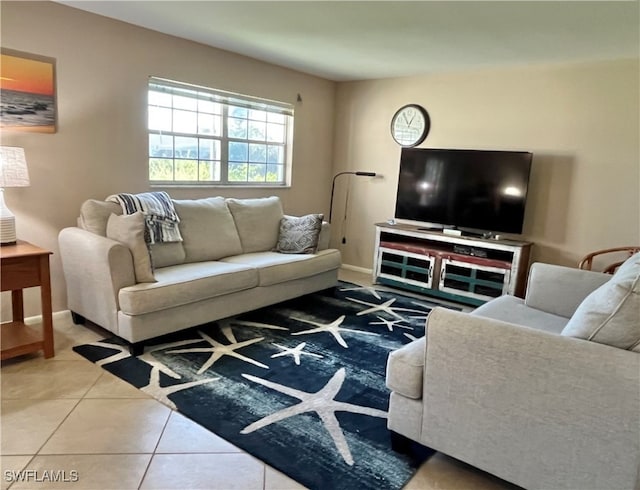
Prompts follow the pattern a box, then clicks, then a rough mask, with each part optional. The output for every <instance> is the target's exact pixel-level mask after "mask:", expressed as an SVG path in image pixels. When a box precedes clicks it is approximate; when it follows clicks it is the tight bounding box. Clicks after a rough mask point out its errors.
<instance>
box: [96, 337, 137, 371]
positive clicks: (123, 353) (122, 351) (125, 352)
mask: <svg viewBox="0 0 640 490" xmlns="http://www.w3.org/2000/svg"><path fill="white" fill-rule="evenodd" d="M87 345H93V346H95V347H105V348H107V349H113V350H117V351H118V352H117V353H116V354H112V355H110V356H107V357H104V358H102V359H100V360H99V361H96V366H104V365H105V364H111V363H112V362H116V361H119V360H120V359H126V358H127V357H130V356H131V353H130V352H129V348H128V347H125V346H124V345H118V344H111V343H109V342H104V341H102V340H100V341H98V342H91V343H89V344H87Z"/></svg>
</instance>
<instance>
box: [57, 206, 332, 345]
mask: <svg viewBox="0 0 640 490" xmlns="http://www.w3.org/2000/svg"><path fill="white" fill-rule="evenodd" d="M173 204H174V207H175V211H176V212H177V214H178V216H179V218H180V223H179V229H180V233H181V235H182V238H183V241H182V242H174V243H156V244H153V245H151V246H150V255H151V259H152V263H153V265H154V269H153V277H154V278H155V281H156V282H144V283H142V282H136V272H137V271H136V269H135V266H136V265H137V264H134V258H133V255H132V249H131V248H130V247H128V246H127V245H126V244H123V243H121V242H119V241H116V240H113V239H110V238H107V236H106V235H107V223H108V222H109V218H110V216H111V214H112V213H113V214H115V215H120V214H122V210H121V207H120V205H119V204H117V203H115V202H107V201H98V200H88V201H86V202H85V203H83V205H82V207H81V212H80V218H79V220H78V226H77V227H71V228H65V229H63V230H62V231H61V232H60V234H59V245H60V253H61V257H62V264H63V269H64V275H65V280H66V283H67V301H68V307H69V309H70V310H71V312H72V314H73V318H74V321H76V322H77V323H82V322H83V321H84V319H88V320H90V321H92V322H94V323H95V324H97V325H99V326H101V327H103V328H105V329H107V330H110V331H111V332H113V333H114V334H116V335H118V336H119V337H121V338H123V339H125V340H126V341H128V342H130V343H131V344H132V352H136V353H138V352H140V349H141V346H142V342H143V341H145V340H148V339H150V338H153V337H157V336H160V335H164V334H168V333H171V332H175V331H178V330H181V329H185V328H189V327H193V326H196V325H200V324H203V323H206V322H210V321H213V320H218V319H221V318H225V317H229V316H232V315H237V314H239V313H243V312H246V311H250V310H254V309H257V308H261V307H263V306H266V305H270V304H273V303H277V302H280V301H284V300H287V299H291V298H294V297H297V296H301V295H304V294H308V293H311V292H314V291H319V290H323V289H327V288H330V287H332V286H334V285H336V283H337V276H338V269H339V267H340V264H341V259H340V252H339V251H338V250H334V249H328V248H327V246H328V240H329V237H328V225H327V224H326V223H324V224H323V227H322V231H321V233H320V238H319V241H318V250H317V251H316V252H315V253H311V254H285V253H278V252H275V251H273V249H274V248H275V247H276V244H277V243H278V238H279V231H280V222H281V220H282V218H283V217H284V215H283V210H282V205H281V203H280V200H279V199H278V198H277V197H270V198H261V199H224V198H222V197H212V198H207V199H197V200H173Z"/></svg>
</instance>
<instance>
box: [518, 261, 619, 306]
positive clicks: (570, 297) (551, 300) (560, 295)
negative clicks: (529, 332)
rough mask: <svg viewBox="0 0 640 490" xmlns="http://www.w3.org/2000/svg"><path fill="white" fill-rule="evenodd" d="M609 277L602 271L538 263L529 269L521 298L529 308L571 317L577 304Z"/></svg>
mask: <svg viewBox="0 0 640 490" xmlns="http://www.w3.org/2000/svg"><path fill="white" fill-rule="evenodd" d="M609 279H611V276H610V275H608V274H603V273H601V272H593V271H586V270H582V269H574V268H571V267H563V266H560V265H552V264H543V263H540V262H538V263H535V264H533V265H532V266H531V269H530V271H529V282H528V284H527V294H526V297H525V300H524V301H525V304H526V305H527V306H529V307H531V308H535V309H537V310H542V311H546V312H547V313H553V314H554V315H560V316H563V317H565V318H571V317H572V316H573V314H574V313H575V311H576V308H577V307H578V306H579V305H580V303H582V301H583V300H584V299H585V298H586V297H587V296H588V295H589V294H590V293H591V292H593V291H594V290H595V289H597V288H598V287H600V286H601V285H603V284H604V283H605V282H607V281H608V280H609Z"/></svg>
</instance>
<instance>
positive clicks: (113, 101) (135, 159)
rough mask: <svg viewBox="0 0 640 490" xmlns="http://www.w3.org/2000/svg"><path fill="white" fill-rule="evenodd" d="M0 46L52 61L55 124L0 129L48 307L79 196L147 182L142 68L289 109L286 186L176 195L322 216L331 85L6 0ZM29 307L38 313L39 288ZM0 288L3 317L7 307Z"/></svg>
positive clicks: (60, 303) (58, 283) (10, 200)
mask: <svg viewBox="0 0 640 490" xmlns="http://www.w3.org/2000/svg"><path fill="white" fill-rule="evenodd" d="M0 8H1V11H0V13H1V28H2V30H1V44H2V46H3V47H6V48H11V49H15V50H19V51H26V52H29V53H35V54H39V55H42V56H49V57H53V58H55V59H56V61H57V65H56V66H57V85H58V113H59V117H58V132H57V133H55V134H44V133H21V132H13V131H3V132H2V144H3V145H15V146H22V147H24V149H25V152H26V156H27V162H28V165H29V171H30V174H31V186H30V187H28V188H22V189H8V190H7V191H6V201H7V205H8V206H9V208H10V209H11V210H12V211H13V212H14V213H15V215H16V220H17V232H18V238H21V239H24V240H28V241H31V242H33V243H35V244H38V245H40V246H42V247H45V248H48V249H50V250H52V251H53V253H54V255H53V256H52V287H53V307H54V311H58V310H64V309H66V294H65V283H64V279H63V276H62V271H61V264H60V259H59V254H58V246H57V235H58V232H59V230H60V229H62V228H64V227H66V226H72V225H74V224H75V220H76V216H77V214H78V210H79V208H80V204H81V203H82V202H83V201H84V200H85V199H87V198H104V197H106V196H107V195H109V194H113V193H116V192H142V191H147V190H149V184H148V179H147V173H146V172H147V168H146V155H147V133H146V120H145V118H146V106H145V104H146V87H147V80H148V77H149V76H150V75H156V76H160V77H164V78H169V79H174V80H180V81H183V82H189V83H194V84H199V85H204V86H209V87H215V88H219V89H225V90H230V91H234V92H240V93H244V94H250V95H254V96H259V97H266V98H269V99H275V100H281V101H287V102H291V103H295V102H296V96H297V94H298V93H300V95H301V97H302V103H296V106H295V128H294V131H295V145H294V153H293V162H294V169H293V176H292V180H293V182H292V183H293V186H292V187H291V188H289V189H279V190H271V189H232V190H228V189H212V188H208V189H207V188H201V189H189V190H185V189H167V190H168V191H169V192H170V194H171V195H172V196H174V197H176V198H190V197H203V196H211V195H225V196H238V197H254V196H264V195H272V194H275V195H278V196H280V197H281V198H282V200H283V203H284V207H285V211H286V212H288V213H291V214H302V213H309V212H328V211H329V209H328V207H329V192H330V181H331V165H332V160H331V156H332V149H333V108H334V97H335V84H334V83H333V82H329V81H327V80H323V79H320V78H317V77H312V76H309V75H305V74H302V73H299V72H295V71H292V70H288V69H284V68H281V67H277V66H274V65H270V64H266V63H262V62H259V61H256V60H253V59H249V58H246V57H243V56H239V55H236V54H232V53H229V52H225V51H221V50H217V49H213V48H210V47H206V46H203V45H200V44H196V43H192V42H189V41H185V40H181V39H178V38H174V37H171V36H166V35H163V34H159V33H156V32H153V31H149V30H146V29H142V28H138V27H135V26H132V25H129V24H125V23H122V22H117V21H114V20H110V19H107V18H105V17H100V16H96V15H93V14H89V13H86V12H82V11H80V10H76V9H72V8H70V7H66V6H62V5H59V4H55V3H51V2H6V1H3V2H2V3H1V4H0ZM27 300H28V301H27V308H26V314H27V315H36V314H39V312H40V306H39V293H38V290H37V288H35V289H30V290H28V291H27ZM9 305H10V302H9V301H8V293H3V294H2V306H3V308H2V313H3V314H2V316H3V319H7V318H8V314H9V312H10V306H9Z"/></svg>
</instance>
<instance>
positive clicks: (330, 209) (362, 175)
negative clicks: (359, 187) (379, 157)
mask: <svg viewBox="0 0 640 490" xmlns="http://www.w3.org/2000/svg"><path fill="white" fill-rule="evenodd" d="M341 175H357V176H359V177H375V176H376V175H377V174H376V173H375V172H362V171H358V172H340V173H337V174H336V175H335V176H334V177H333V183H332V184H331V202H330V203H329V223H331V217H332V216H333V193H334V191H335V189H336V179H337V178H338V177H340V176H341ZM345 215H346V204H345ZM342 243H346V239H345V237H343V238H342Z"/></svg>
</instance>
